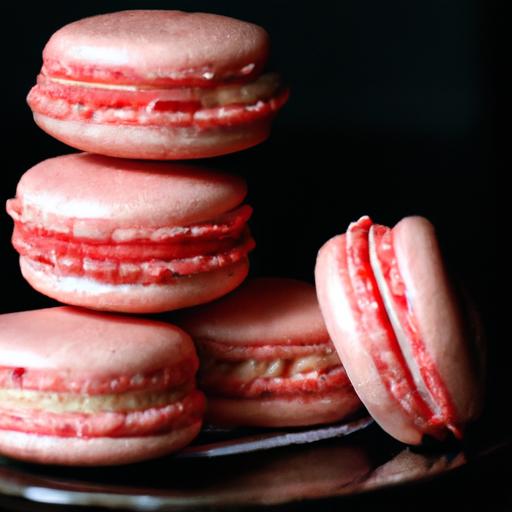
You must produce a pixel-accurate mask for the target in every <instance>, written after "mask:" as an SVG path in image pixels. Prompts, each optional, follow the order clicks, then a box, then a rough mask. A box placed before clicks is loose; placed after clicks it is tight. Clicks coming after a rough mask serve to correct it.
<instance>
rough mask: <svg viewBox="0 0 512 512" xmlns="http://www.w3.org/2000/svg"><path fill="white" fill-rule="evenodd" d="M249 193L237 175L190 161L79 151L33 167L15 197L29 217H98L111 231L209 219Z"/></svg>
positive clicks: (166, 225) (180, 224)
mask: <svg viewBox="0 0 512 512" xmlns="http://www.w3.org/2000/svg"><path fill="white" fill-rule="evenodd" d="M245 194H246V185H245V183H244V181H243V180H242V179H241V178H238V177H235V176H229V175H226V174H222V173H216V172H212V171H209V170H204V169H202V168H198V167H192V166H187V165H186V164H171V163H162V162H144V161H138V160H124V159H116V158H109V157H104V156H99V155H92V154H87V153H78V154H71V155H65V156H60V157H57V158H51V159H48V160H45V161H43V162H41V163H39V164H37V165H35V166H34V167H32V168H31V169H30V170H28V171H27V172H26V173H25V174H24V175H23V176H22V178H21V180H20V182H19V184H18V187H17V192H16V199H15V201H16V202H17V203H18V205H19V207H21V208H22V210H23V211H22V212H21V216H22V219H23V220H26V221H33V222H38V221H39V222H40V223H41V224H43V225H46V224H47V222H46V221H45V219H48V218H49V217H50V216H56V217H58V218H59V219H62V220H63V221H65V219H70V220H74V219H84V220H89V221H90V220H94V219H98V220H101V221H102V222H103V228H104V229H105V230H107V231H108V230H109V229H110V230H112V229H114V227H115V228H122V227H131V228H136V227H155V228H156V227H173V226H186V225H190V224H194V223H199V222H201V221H210V220H212V219H215V218H216V217H218V216H219V215H221V214H223V213H225V212H228V211H229V210H231V209H233V208H235V207H236V206H238V205H239V204H240V202H241V201H242V200H243V198H244V196H245ZM47 227H48V226H47Z"/></svg>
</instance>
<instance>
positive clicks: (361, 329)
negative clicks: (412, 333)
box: [315, 235, 425, 444]
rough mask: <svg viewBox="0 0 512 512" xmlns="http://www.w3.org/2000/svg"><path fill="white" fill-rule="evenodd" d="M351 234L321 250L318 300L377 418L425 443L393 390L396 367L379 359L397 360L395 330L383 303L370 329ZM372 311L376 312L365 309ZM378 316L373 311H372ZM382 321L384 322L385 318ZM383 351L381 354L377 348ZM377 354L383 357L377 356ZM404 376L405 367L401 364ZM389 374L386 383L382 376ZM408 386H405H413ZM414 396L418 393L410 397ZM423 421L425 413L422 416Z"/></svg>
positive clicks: (347, 365)
mask: <svg viewBox="0 0 512 512" xmlns="http://www.w3.org/2000/svg"><path fill="white" fill-rule="evenodd" d="M346 245H347V241H346V235H339V236H336V237H334V238H331V239H330V240H329V241H328V242H327V243H326V244H324V246H323V247H322V248H321V249H320V251H319V253H318V257H317V262H316V267H315V282H316V290H317V295H318V302H319V304H320V308H321V310H322V315H323V318H324V320H325V324H326V326H327V330H328V332H329V334H330V337H331V339H332V341H333V343H334V345H335V347H336V350H337V351H338V354H339V356H340V360H341V361H342V362H343V366H344V368H345V370H346V372H347V375H348V377H349V379H350V382H351V383H352V385H353V386H354V390H355V392H356V393H357V394H358V396H359V398H360V399H361V401H362V402H363V404H364V405H365V407H366V408H367V409H368V412H369V413H370V414H371V415H372V417H373V418H374V419H375V420H376V421H377V422H378V423H379V424H380V425H381V426H382V427H383V428H384V429H385V430H386V431H387V432H389V433H391V435H393V436H394V437H396V438H397V439H399V440H401V441H403V442H406V443H409V444H418V443H420V442H421V438H422V432H421V430H420V429H419V428H418V426H417V424H416V423H417V422H416V418H415V417H413V415H409V414H407V413H406V411H405V410H404V408H403V407H401V406H400V405H399V398H398V397H397V396H396V395H394V394H393V392H392V391H393V390H394V389H395V388H394V386H393V385H392V379H393V371H392V369H390V370H388V371H387V372H381V371H380V369H379V367H378V366H379V365H378V363H379V362H380V363H381V365H382V363H385V362H386V356H388V357H389V358H390V360H391V361H396V359H397V353H396V351H395V350H393V348H394V346H393V345H394V343H393V342H394V338H393V333H392V332H390V330H389V329H390V326H389V322H386V319H382V317H381V311H382V310H381V308H379V309H377V308H378V302H376V304H377V308H376V309H375V310H374V311H373V313H374V318H371V317H370V319H367V320H366V321H368V322H369V321H370V320H372V330H370V331H367V330H366V327H365V325H364V324H363V320H362V318H361V317H362V313H361V311H360V309H359V305H358V302H357V299H356V296H355V293H354V289H353V284H352V280H351V278H350V275H349V270H348V264H347V248H346ZM366 312H367V313H368V316H370V314H371V313H372V310H371V309H370V308H366ZM372 316H373V315H372ZM381 322H382V323H381ZM379 348H380V349H382V350H383V353H382V354H381V355H380V357H379V353H378V349H379ZM375 357H378V359H379V361H377V362H376V361H375ZM398 368H399V373H400V375H403V373H404V371H403V367H402V366H401V365H400V366H398ZM383 376H384V379H386V382H387V384H388V385H386V383H385V382H384V381H383ZM408 389H409V388H408V386H407V387H406V390H407V391H408ZM397 391H398V392H400V396H407V392H406V393H404V392H403V387H402V388H398V389H397ZM411 398H414V396H411ZM420 422H421V423H422V424H424V423H425V422H424V418H423V417H422V416H420Z"/></svg>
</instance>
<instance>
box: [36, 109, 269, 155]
mask: <svg viewBox="0 0 512 512" xmlns="http://www.w3.org/2000/svg"><path fill="white" fill-rule="evenodd" d="M34 120H35V122H36V124H37V125H38V126H39V127H40V128H41V129H43V130H44V131H45V132H47V133H48V134H50V135H51V136H53V137H55V138H56V139H58V140H60V141H62V142H64V143H66V144H68V145H70V146H72V147H75V148H78V149H81V150H83V151H88V152H91V153H99V154H102V155H107V156H113V157H119V158H141V159H147V160H185V159H195V158H208V157H213V156H220V155H224V154H227V153H232V152H235V151H241V150H243V149H247V148H250V147H252V146H255V145H257V144H259V143H261V142H263V141H264V140H265V139H267V138H268V136H269V134H270V128H271V121H272V118H264V119H257V120H255V121H251V122H247V123H244V124H236V125H232V126H231V125H228V126H211V127H206V128H202V127H197V126H193V125H192V126H155V125H147V126H139V125H123V124H97V123H93V122H85V121H72V120H65V119H55V118H52V117H48V116H45V115H43V114H38V113H34Z"/></svg>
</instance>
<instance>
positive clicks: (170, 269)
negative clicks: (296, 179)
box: [7, 154, 254, 313]
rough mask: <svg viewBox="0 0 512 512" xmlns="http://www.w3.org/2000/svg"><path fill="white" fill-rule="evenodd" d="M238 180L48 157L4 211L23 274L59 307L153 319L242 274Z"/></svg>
mask: <svg viewBox="0 0 512 512" xmlns="http://www.w3.org/2000/svg"><path fill="white" fill-rule="evenodd" d="M245 194H246V186H245V183H244V181H243V180H242V179H241V178H237V177H235V176H229V175H225V174H222V173H215V172H212V171H208V170H205V169H202V168H197V167H191V166H186V165H178V164H165V163H156V162H153V163H149V162H143V161H129V160H118V159H112V158H108V157H101V156H98V155H91V154H74V155H66V156H63V157H58V158H54V159H49V160H46V161H44V162H41V163H40V164H38V165H36V166H34V167H33V168H32V169H30V170H29V171H27V172H26V173H25V174H24V175H23V176H22V178H21V180H20V182H19V184H18V187H17V192H16V198H14V199H11V200H9V201H8V203H7V211H8V213H9V214H10V215H11V217H13V219H14V225H15V227H14V233H13V238H12V241H13V245H14V247H15V248H16V250H17V251H18V252H19V254H20V264H21V269H22V272H23V275H24V276H25V278H26V279H27V281H29V283H30V284H31V285H32V286H33V287H34V288H36V289H37V290H39V291H41V292H42V293H45V294H47V295H49V296H51V297H53V298H55V299H57V300H61V301H63V302H66V303H69V304H73V305H78V306H86V307H91V308H95V309H102V310H109V311H122V312H135V313H137V312H139V313H144V312H158V311H165V310H171V309H177V308H181V307H186V306H190V305H195V304H200V303H203V302H207V301H210V300H213V299H215V298H217V297H219V296H221V295H223V294H225V293H227V292H229V291H231V290H232V289H234V288H235V287H236V286H238V285H239V284H240V283H241V282H242V281H243V279H244V278H245V277H246V275H247V272H248V258H247V254H248V252H249V251H250V250H251V249H252V248H253V247H254V241H253V239H252V237H251V236H250V233H249V231H248V228H247V221H248V219H249V217H250V215H251V212H252V210H251V208H250V207H249V206H247V205H241V204H240V203H241V202H242V201H243V199H244V197H245Z"/></svg>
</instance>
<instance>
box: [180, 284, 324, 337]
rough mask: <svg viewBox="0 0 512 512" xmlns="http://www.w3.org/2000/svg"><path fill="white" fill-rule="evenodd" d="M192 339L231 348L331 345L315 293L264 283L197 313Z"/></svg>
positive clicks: (299, 287) (309, 289) (192, 323)
mask: <svg viewBox="0 0 512 512" xmlns="http://www.w3.org/2000/svg"><path fill="white" fill-rule="evenodd" d="M191 319H192V320H191V321H187V317H186V315H185V317H184V325H185V326H186V329H187V332H189V333H190V334H191V335H192V337H194V338H198V339H209V340H213V341H217V342H223V343H228V344H233V345H238V344H239V345H265V344H269V343H271V344H276V345H279V344H281V345H288V344H301V343H303V344H315V343H327V342H328V341H329V336H328V334H327V330H326V328H325V324H324V321H323V319H322V315H321V313H320V309H319V307H318V302H317V298H316V294H315V288H314V287H313V286H312V285H310V284H308V283H304V282H301V281H295V280H293V279H280V278H260V279H253V280H251V281H248V282H247V283H246V284H245V285H243V286H242V287H240V288H239V289H237V290H236V291H235V292H233V293H231V294H230V295H227V296H226V297H224V298H222V299H220V300H219V301H216V302H214V303H212V304H209V305H207V306H203V307H199V308H196V309H195V310H193V312H192V316H191Z"/></svg>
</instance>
